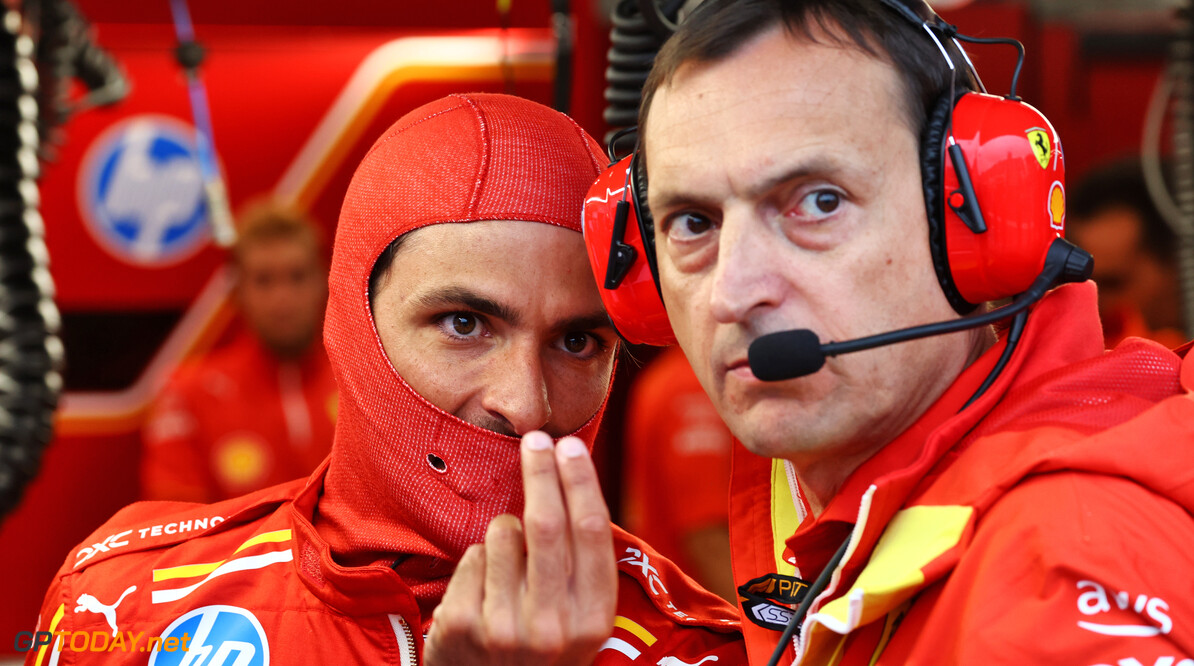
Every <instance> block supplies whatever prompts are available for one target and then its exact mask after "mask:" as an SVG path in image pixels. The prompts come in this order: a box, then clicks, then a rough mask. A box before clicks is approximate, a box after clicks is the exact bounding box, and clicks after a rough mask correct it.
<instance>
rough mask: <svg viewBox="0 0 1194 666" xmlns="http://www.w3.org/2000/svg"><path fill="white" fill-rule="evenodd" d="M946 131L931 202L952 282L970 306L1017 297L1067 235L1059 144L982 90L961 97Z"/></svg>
mask: <svg viewBox="0 0 1194 666" xmlns="http://www.w3.org/2000/svg"><path fill="white" fill-rule="evenodd" d="M948 132H949V137H948V138H949V140H950V144H951V145H950V146H949V148H948V150H947V151H946V152H945V160H944V162H943V166H942V169H941V172H942V173H941V176H942V181H941V187H942V189H941V192H940V193H939V194H938V195H937V196H938V198H937V199H936V203H937V205H938V206H939V207H941V210H940V215H941V217H939V218H938V219H941V220H944V224H943V225H942V230H943V232H944V233H943V234H942V236H943V239H944V242H945V247H946V250H947V254H948V261H949V273H950V277H951V280H952V285H953V287H954V288H955V289H956V290H957V293H958V294H960V295H961V297H962V298H963V299H965V300H966V301H969V302H970V303H982V302H985V301H994V300H999V299H1003V298H1009V297H1012V296H1016V295H1017V294H1020V293H1022V292H1023V291H1024V290H1025V289H1028V288H1029V286H1030V285H1031V284H1032V283H1033V281H1034V280H1036V278H1037V276H1039V275H1040V273H1041V271H1042V270H1044V268H1045V261H1046V259H1047V258H1048V254H1049V248H1050V247H1052V246H1053V242H1054V241H1056V240H1057V238H1058V237H1060V236H1061V235H1062V234H1064V232H1065V157H1064V154H1063V152H1062V149H1061V140H1060V138H1058V136H1057V131H1056V130H1054V129H1053V126H1052V125H1051V124H1050V123H1049V120H1048V118H1046V117H1045V116H1044V114H1042V113H1041V112H1040V111H1038V110H1037V109H1035V108H1033V107H1032V106H1031V105H1029V104H1026V103H1024V102H1022V101H1020V100H1016V99H1006V98H1003V97H997V96H995V95H987V94H983V93H968V94H966V95H964V96H962V97H961V98H960V99H958V101H957V103H956V104H955V105H954V110H953V116H952V124H951V125H950V126H949V129H948ZM955 158H957V159H959V160H960V163H961V165H960V166H959V165H955V164H954V161H953V160H954V159H955ZM967 181H968V182H967ZM975 210H977V211H978V215H979V216H981V225H975V224H974V221H975V218H976V215H975V212H974V211H975ZM975 226H980V227H982V228H981V229H975V228H974V227H975Z"/></svg>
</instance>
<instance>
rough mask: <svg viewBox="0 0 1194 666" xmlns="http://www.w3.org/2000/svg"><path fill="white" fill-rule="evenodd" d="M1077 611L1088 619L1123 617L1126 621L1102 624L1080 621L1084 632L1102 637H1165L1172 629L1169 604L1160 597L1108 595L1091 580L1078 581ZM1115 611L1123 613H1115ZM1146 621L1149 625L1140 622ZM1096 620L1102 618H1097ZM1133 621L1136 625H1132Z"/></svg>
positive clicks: (1126, 593)
mask: <svg viewBox="0 0 1194 666" xmlns="http://www.w3.org/2000/svg"><path fill="white" fill-rule="evenodd" d="M1078 591H1079V592H1081V594H1079V595H1078V612H1079V613H1082V614H1083V615H1087V616H1102V615H1103V614H1104V613H1110V614H1111V616H1110V617H1109V618H1108V619H1112V618H1122V619H1124V620H1129V621H1128V622H1119V623H1114V624H1112V623H1104V622H1089V621H1086V620H1079V621H1078V626H1079V627H1082V628H1083V629H1085V630H1087V631H1092V632H1094V633H1096V634H1102V635H1104V636H1142V637H1148V636H1158V635H1160V634H1168V633H1169V632H1170V631H1172V630H1173V620H1172V619H1171V618H1170V617H1169V604H1168V603H1166V602H1165V600H1164V599H1161V598H1160V597H1149V596H1148V595H1147V594H1138V595H1136V597H1135V599H1133V598H1132V596H1131V595H1130V594H1129V593H1128V592H1126V591H1124V592H1115V593H1113V594H1108V591H1107V589H1106V588H1104V587H1103V586H1102V585H1099V584H1098V583H1096V582H1094V581H1090V580H1080V581H1078ZM1115 609H1118V610H1120V611H1125V612H1124V613H1114V612H1113V611H1114V610H1115ZM1146 617H1147V618H1148V620H1149V621H1148V622H1146V623H1141V622H1139V621H1140V620H1144V619H1145V618H1146ZM1098 619H1100V620H1101V619H1103V618H1102V617H1099V618H1098ZM1131 620H1135V621H1136V622H1131Z"/></svg>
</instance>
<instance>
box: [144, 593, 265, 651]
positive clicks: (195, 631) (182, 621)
mask: <svg viewBox="0 0 1194 666" xmlns="http://www.w3.org/2000/svg"><path fill="white" fill-rule="evenodd" d="M171 638H175V639H178V647H177V649H175V650H164V649H158V650H155V651H154V652H153V654H152V655H151V656H150V657H149V666H180V665H181V664H183V663H186V664H202V665H203V666H269V641H267V640H266V638H265V630H264V629H262V628H261V622H259V621H258V620H257V617H256V616H254V615H253V614H252V613H250V612H249V611H247V610H245V609H243V608H238V607H236V606H204V607H202V608H196V609H195V610H193V611H190V612H189V613H187V614H185V615H183V616H182V617H180V618H178V619H177V620H175V621H173V622H171V623H170V626H168V627H166V630H165V631H163V632H162V640H169V639H171ZM183 645H185V646H186V649H183V647H182V646H183Z"/></svg>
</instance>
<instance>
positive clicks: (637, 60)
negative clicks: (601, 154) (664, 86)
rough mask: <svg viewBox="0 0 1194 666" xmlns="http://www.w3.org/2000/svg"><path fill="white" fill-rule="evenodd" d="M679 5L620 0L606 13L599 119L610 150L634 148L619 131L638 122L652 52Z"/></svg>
mask: <svg viewBox="0 0 1194 666" xmlns="http://www.w3.org/2000/svg"><path fill="white" fill-rule="evenodd" d="M682 4H683V3H682V2H676V1H675V0H666V2H665V3H664V5H663V6H660V5H658V4H656V0H621V2H619V3H618V4H617V6H615V7H614V11H613V13H612V14H611V15H610V22H611V23H612V26H613V27H611V28H610V33H609V43H610V47H609V53H608V57H607V60H608V65H607V67H606V70H605V113H604V114H603V118H604V119H605V122H606V124H608V125H609V126H610V131H609V133H607V134H606V135H605V138H606V143H607V144H608V145H610V146H612V147H613V152H614V153H617V154H623V155H624V154H627V153H629V152H630V150H631V149H632V148H633V147H634V142H633V141H631V140H629V139H622V138H621V137H623V136H625V135H619V132H620V131H621V130H623V129H625V128H627V127H633V126H635V125H637V124H638V106H639V102H640V101H641V100H642V93H643V84H645V83H646V82H647V75H648V74H650V72H651V65H652V64H654V63H655V54H656V53H658V52H659V47H661V46H663V42H664V40H666V39H667V37H668V36H669V35H670V34H671V32H670V31H669V30H668V29H666V25H667V24H671V25H674V23H675V16H676V14H678V12H679V7H680V5H682ZM647 5H649V6H647ZM645 10H650V11H649V12H646V11H645ZM664 20H666V21H667V22H668V23H667V24H665V23H664V22H663V21H664ZM615 137H617V139H619V140H615Z"/></svg>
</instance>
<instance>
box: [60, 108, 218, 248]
mask: <svg viewBox="0 0 1194 666" xmlns="http://www.w3.org/2000/svg"><path fill="white" fill-rule="evenodd" d="M194 136H195V134H194V130H193V129H192V128H191V127H190V126H189V125H187V124H185V123H182V122H180V121H178V120H176V119H174V118H170V117H167V116H156V115H140V116H133V117H131V118H127V119H125V120H123V121H121V122H119V123H117V124H115V125H113V126H112V127H110V128H108V130H107V131H105V132H104V133H103V134H102V135H100V137H99V138H97V139H96V140H95V141H94V142H93V143H92V144H91V146H90V147H89V148H88V149H87V154H86V155H85V156H84V158H83V165H82V168H81V169H80V170H79V197H78V198H79V208H80V212H81V213H82V216H83V220H84V222H85V223H86V226H87V229H88V230H89V231H90V232H91V234H92V236H94V237H95V239H96V240H97V241H99V243H100V245H101V246H102V247H104V248H105V249H106V250H108V251H109V252H110V253H111V254H113V255H115V256H116V257H117V258H119V259H121V260H124V261H127V262H129V263H133V264H139V265H147V266H158V265H163V264H171V263H175V262H178V261H181V260H182V259H185V258H187V257H189V256H191V255H192V254H194V253H195V252H196V251H198V250H199V248H201V247H202V246H203V244H204V242H205V241H206V240H207V239H208V236H209V229H208V225H207V203H206V201H205V199H204V196H203V178H202V176H201V175H200V171H199V161H198V159H197V156H196V151H195V139H194Z"/></svg>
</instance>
